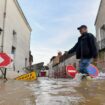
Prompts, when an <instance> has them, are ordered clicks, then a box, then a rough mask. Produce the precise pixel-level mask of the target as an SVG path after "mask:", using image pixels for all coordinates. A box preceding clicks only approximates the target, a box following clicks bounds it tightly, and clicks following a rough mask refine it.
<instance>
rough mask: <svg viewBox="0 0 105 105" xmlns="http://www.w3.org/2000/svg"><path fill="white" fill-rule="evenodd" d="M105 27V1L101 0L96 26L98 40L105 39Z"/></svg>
mask: <svg viewBox="0 0 105 105" xmlns="http://www.w3.org/2000/svg"><path fill="white" fill-rule="evenodd" d="M104 25H105V0H101V3H100V7H99V11H98V14H97V18H96V22H95V26H96V36H97V40H98V41H101V40H102V39H104V38H105V32H104V31H105V30H103V29H102V27H103V26H104Z"/></svg>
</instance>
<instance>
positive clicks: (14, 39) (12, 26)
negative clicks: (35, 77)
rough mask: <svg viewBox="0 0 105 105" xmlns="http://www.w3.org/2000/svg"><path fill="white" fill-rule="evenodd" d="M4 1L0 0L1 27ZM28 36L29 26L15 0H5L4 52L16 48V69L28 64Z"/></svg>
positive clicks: (29, 33)
mask: <svg viewBox="0 0 105 105" xmlns="http://www.w3.org/2000/svg"><path fill="white" fill-rule="evenodd" d="M1 1H2V4H1ZM4 2H5V0H0V27H2V21H3V16H1V15H3V12H4V11H3V10H4V9H3V8H4V4H5V3H4ZM1 7H2V8H1ZM1 11H3V12H1ZM13 31H14V32H15V35H14V34H13ZM30 36H31V28H30V26H29V24H28V22H27V20H26V18H25V17H24V14H23V12H22V10H21V8H20V6H19V4H18V2H17V0H7V10H6V20H5V31H4V52H6V53H8V54H11V51H12V47H14V48H16V50H15V54H14V66H15V69H16V70H22V68H24V67H25V65H27V66H28V65H29V51H30ZM0 42H1V41H0ZM26 59H27V60H26Z"/></svg>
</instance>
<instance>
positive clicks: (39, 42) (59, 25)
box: [19, 0, 100, 64]
mask: <svg viewBox="0 0 105 105" xmlns="http://www.w3.org/2000/svg"><path fill="white" fill-rule="evenodd" d="M19 1H20V4H21V6H22V8H23V11H24V13H25V15H26V17H27V18H28V20H29V22H30V24H31V26H32V29H33V32H32V40H31V50H32V54H33V55H34V63H38V62H42V61H44V62H45V63H46V64H47V63H48V62H49V59H50V58H51V57H52V56H54V55H56V53H57V52H58V51H59V50H61V51H65V49H66V50H68V49H69V48H70V47H72V45H74V44H75V42H76V39H77V37H78V34H79V33H78V31H77V30H76V28H77V27H78V26H79V25H81V24H86V25H88V26H89V30H90V31H91V32H92V33H95V30H94V21H95V19H96V14H97V9H98V6H99V2H100V0H77V1H76V2H75V0H19Z"/></svg>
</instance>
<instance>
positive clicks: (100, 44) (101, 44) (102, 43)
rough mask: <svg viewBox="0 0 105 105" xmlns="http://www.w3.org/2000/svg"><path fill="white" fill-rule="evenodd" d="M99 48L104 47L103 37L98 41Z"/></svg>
mask: <svg viewBox="0 0 105 105" xmlns="http://www.w3.org/2000/svg"><path fill="white" fill-rule="evenodd" d="M98 46H99V50H103V49H105V39H102V40H101V41H98Z"/></svg>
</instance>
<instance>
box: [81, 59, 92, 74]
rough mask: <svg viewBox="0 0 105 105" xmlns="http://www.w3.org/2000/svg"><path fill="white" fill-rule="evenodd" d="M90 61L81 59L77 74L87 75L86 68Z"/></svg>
mask: <svg viewBox="0 0 105 105" xmlns="http://www.w3.org/2000/svg"><path fill="white" fill-rule="evenodd" d="M90 63H91V59H81V60H80V68H79V72H80V73H82V74H88V71H87V67H88V66H89V65H90Z"/></svg>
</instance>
